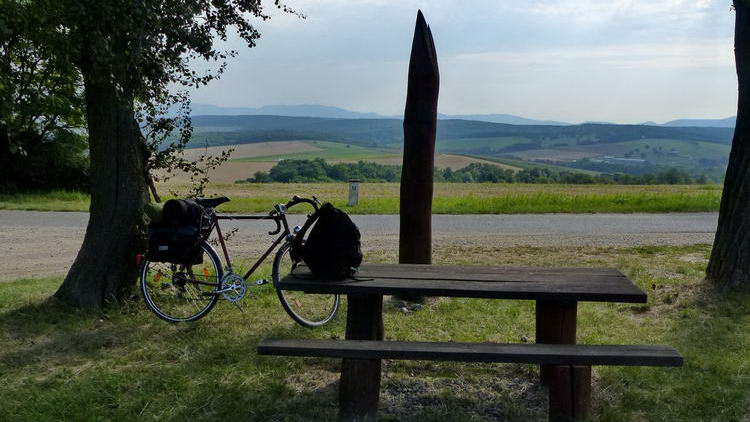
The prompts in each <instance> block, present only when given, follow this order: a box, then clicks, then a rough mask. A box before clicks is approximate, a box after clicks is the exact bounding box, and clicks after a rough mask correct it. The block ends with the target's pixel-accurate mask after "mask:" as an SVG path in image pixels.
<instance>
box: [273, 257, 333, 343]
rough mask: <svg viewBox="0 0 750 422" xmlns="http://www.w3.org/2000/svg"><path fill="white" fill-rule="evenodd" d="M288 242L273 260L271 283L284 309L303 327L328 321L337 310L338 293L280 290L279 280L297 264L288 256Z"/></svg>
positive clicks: (297, 263) (315, 325)
mask: <svg viewBox="0 0 750 422" xmlns="http://www.w3.org/2000/svg"><path fill="white" fill-rule="evenodd" d="M290 247H291V245H290V244H289V243H286V244H284V245H283V246H282V247H281V248H280V249H279V251H278V252H277V253H276V258H275V259H274V260H273V273H272V276H273V285H274V287H276V293H277V294H278V296H279V301H281V305H282V306H283V307H284V310H285V311H286V312H287V313H288V314H289V316H290V317H292V319H293V320H295V321H296V322H297V323H298V324H300V325H302V326H303V327H308V328H312V327H320V326H321V325H325V324H327V323H328V322H330V321H331V320H332V319H333V318H334V317H335V316H336V312H338V310H339V303H340V298H339V295H333V294H312V293H305V292H298V291H293V290H282V289H281V288H279V282H280V281H281V280H282V279H283V278H284V277H285V276H287V275H288V274H290V273H291V272H292V270H293V269H294V268H296V267H297V266H298V265H304V264H303V263H300V262H295V261H294V260H293V259H292V257H291V256H290V253H289V252H290Z"/></svg>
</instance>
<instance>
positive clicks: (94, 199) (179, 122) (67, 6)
mask: <svg viewBox="0 0 750 422" xmlns="http://www.w3.org/2000/svg"><path fill="white" fill-rule="evenodd" d="M0 4H1V5H2V8H0V10H1V11H2V15H0V22H2V26H1V27H0V29H1V30H2V35H3V41H4V42H5V43H6V44H7V45H10V46H12V45H21V44H20V41H19V40H24V37H26V38H28V39H29V40H30V42H31V43H32V46H33V48H34V49H32V50H29V49H25V50H23V51H35V52H36V51H38V52H39V53H38V55H39V57H42V58H43V59H44V60H45V62H44V63H45V64H46V63H49V65H48V66H43V67H42V69H43V70H42V71H43V72H45V70H44V69H47V68H49V69H53V70H54V72H51V73H54V74H58V73H59V74H60V75H63V76H64V77H65V78H67V79H65V80H66V81H68V82H66V83H67V85H70V86H74V87H75V89H74V90H73V92H74V93H75V94H76V95H73V96H70V99H71V100H73V99H76V98H77V99H80V100H81V101H82V103H83V105H84V106H83V108H84V110H85V118H86V127H87V133H88V139H89V157H90V172H91V185H90V191H91V208H90V216H89V224H88V227H87V230H86V235H85V238H84V242H83V245H82V246H81V249H80V251H79V253H78V256H77V258H76V260H75V262H74V264H73V266H72V267H71V269H70V271H69V272H68V275H67V277H66V278H65V281H64V282H63V285H62V286H61V287H60V289H59V290H58V292H57V293H56V296H57V297H58V298H60V299H62V300H64V301H66V302H68V303H71V304H74V305H78V306H83V307H99V306H101V305H103V304H104V303H106V302H107V301H112V300H115V301H116V300H119V299H121V298H123V297H127V296H128V294H129V292H130V290H131V288H132V285H133V282H134V280H135V278H136V271H137V268H136V265H135V260H134V255H135V254H136V253H138V252H139V251H142V250H143V248H144V246H145V242H144V241H143V240H144V239H143V217H142V208H143V205H144V204H145V202H146V201H147V200H148V194H147V185H148V184H150V185H151V186H152V187H153V182H152V179H151V177H150V175H149V174H150V173H151V172H155V171H158V170H160V169H165V168H169V169H181V170H183V171H188V172H190V173H191V175H192V176H194V177H195V178H196V180H197V181H198V182H200V181H205V180H206V177H205V171H206V165H208V166H209V167H210V165H211V164H212V163H213V164H215V163H216V162H217V160H221V159H226V157H219V158H213V159H209V160H208V161H207V162H204V163H203V164H200V163H193V162H191V161H187V160H184V159H183V158H181V157H179V156H175V153H179V152H180V151H181V150H182V149H183V148H184V145H185V143H186V142H187V140H189V139H190V136H191V133H192V128H191V126H190V118H189V101H188V94H187V92H186V91H187V90H188V89H192V88H196V87H200V86H203V85H205V84H207V83H208V82H210V81H212V80H214V79H216V78H217V77H219V76H220V75H221V74H222V73H223V71H224V69H225V68H226V59H228V58H230V57H232V56H234V55H236V54H237V51H232V50H225V49H222V48H221V47H220V46H221V43H222V42H223V41H227V39H228V36H229V34H230V33H233V34H236V35H237V36H238V37H239V38H240V39H241V40H243V41H244V43H245V44H246V45H247V46H248V47H252V46H254V45H255V42H256V40H257V39H258V38H259V36H260V34H259V32H258V31H257V30H256V29H255V27H254V26H253V21H255V20H257V19H261V20H266V19H268V18H269V16H268V15H266V14H265V13H264V12H263V8H262V6H261V1H260V0H211V1H205V0H3V2H2V3H0ZM275 6H276V7H277V8H280V9H282V10H285V11H289V10H288V9H287V8H286V7H285V6H283V5H281V4H280V3H279V2H278V0H277V1H276V2H275ZM19 57H21V56H19ZM18 60H21V59H17V61H18ZM6 61H8V60H6ZM196 62H202V63H201V64H200V66H201V68H205V69H207V70H201V71H198V70H196V69H197V68H198V67H197V66H198V64H197V63H196ZM11 66H13V63H11ZM16 67H17V68H19V69H26V71H23V72H18V74H19V75H21V76H22V77H28V75H30V74H32V73H31V72H29V71H28V69H30V68H29V67H24V66H20V65H16ZM35 69H38V67H36V68H35ZM6 85H8V84H6ZM67 85H66V86H67ZM14 86H15V85H14ZM44 98H50V96H44ZM43 108H44V109H46V110H47V112H49V110H50V108H51V107H50V106H49V105H45V106H44V107H43ZM175 108H176V109H178V110H180V112H178V113H177V114H176V115H175V114H173V113H170V112H169V111H170V110H172V109H175ZM2 112H3V113H5V110H2ZM49 116H50V114H47V115H45V118H44V119H42V122H49V121H51V119H50V117H49ZM6 138H7V137H6ZM165 142H166V143H167V145H162V144H164V143H165ZM197 190H198V192H197V193H199V191H200V187H199V188H198V189H197ZM152 193H155V191H154V190H153V189H152Z"/></svg>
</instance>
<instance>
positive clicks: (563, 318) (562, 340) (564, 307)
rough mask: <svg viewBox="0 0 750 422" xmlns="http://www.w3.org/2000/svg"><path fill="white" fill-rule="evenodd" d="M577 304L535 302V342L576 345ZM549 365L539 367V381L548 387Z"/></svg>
mask: <svg viewBox="0 0 750 422" xmlns="http://www.w3.org/2000/svg"><path fill="white" fill-rule="evenodd" d="M577 309H578V302H548V301H541V300H537V301H536V342H537V343H547V344H575V343H576V313H577ZM550 371H551V366H550V365H540V371H539V372H540V378H541V379H540V381H541V383H542V385H549V374H550Z"/></svg>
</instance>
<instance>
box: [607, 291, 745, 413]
mask: <svg viewBox="0 0 750 422" xmlns="http://www.w3.org/2000/svg"><path fill="white" fill-rule="evenodd" d="M694 288H695V289H696V291H695V292H694V294H692V295H689V298H686V299H681V301H679V302H677V303H675V304H674V305H672V306H670V308H669V311H668V312H660V313H659V315H658V316H657V319H658V320H659V321H663V322H664V331H663V332H662V333H661V336H660V338H658V339H657V340H656V341H658V342H660V343H663V344H668V345H671V346H673V347H675V348H676V349H677V350H678V351H679V352H680V353H681V354H682V355H683V357H684V358H685V363H684V366H683V367H682V368H648V367H644V368H640V367H633V368H618V369H612V370H607V371H606V372H605V373H604V376H603V377H602V382H603V384H604V385H605V387H604V388H605V389H609V390H610V391H612V392H614V393H615V395H617V396H619V402H618V400H614V402H615V404H614V405H611V406H605V407H603V408H602V409H601V415H600V417H599V418H597V419H600V420H622V418H623V417H625V418H628V416H627V415H629V417H631V418H633V419H638V418H645V419H647V420H675V421H693V420H705V421H708V420H715V421H719V420H722V421H724V420H726V421H730V420H731V421H738V420H742V417H744V416H743V415H746V413H747V410H748V407H750V401H749V400H750V399H749V398H748V394H747V392H748V391H750V376H748V374H747V373H746V372H747V370H746V369H743V368H747V367H748V366H750V353H749V352H748V350H750V332H749V330H747V327H750V292H725V291H722V290H720V289H717V288H716V287H714V286H712V285H710V284H708V282H706V281H703V282H701V283H699V284H697V285H696V286H695V287H694ZM603 372H604V371H603ZM624 415H625V416H624Z"/></svg>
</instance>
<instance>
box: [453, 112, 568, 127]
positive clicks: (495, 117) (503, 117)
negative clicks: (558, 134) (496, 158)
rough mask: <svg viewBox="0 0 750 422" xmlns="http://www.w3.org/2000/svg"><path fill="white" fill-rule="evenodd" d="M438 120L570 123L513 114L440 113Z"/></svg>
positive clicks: (561, 124) (531, 123) (559, 124)
mask: <svg viewBox="0 0 750 422" xmlns="http://www.w3.org/2000/svg"><path fill="white" fill-rule="evenodd" d="M438 119H458V120H477V121H480V122H490V123H505V124H508V125H545V126H547V125H549V126H566V125H569V124H570V123H565V122H558V121H554V120H534V119H527V118H525V117H519V116H514V115H512V114H442V113H438Z"/></svg>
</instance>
